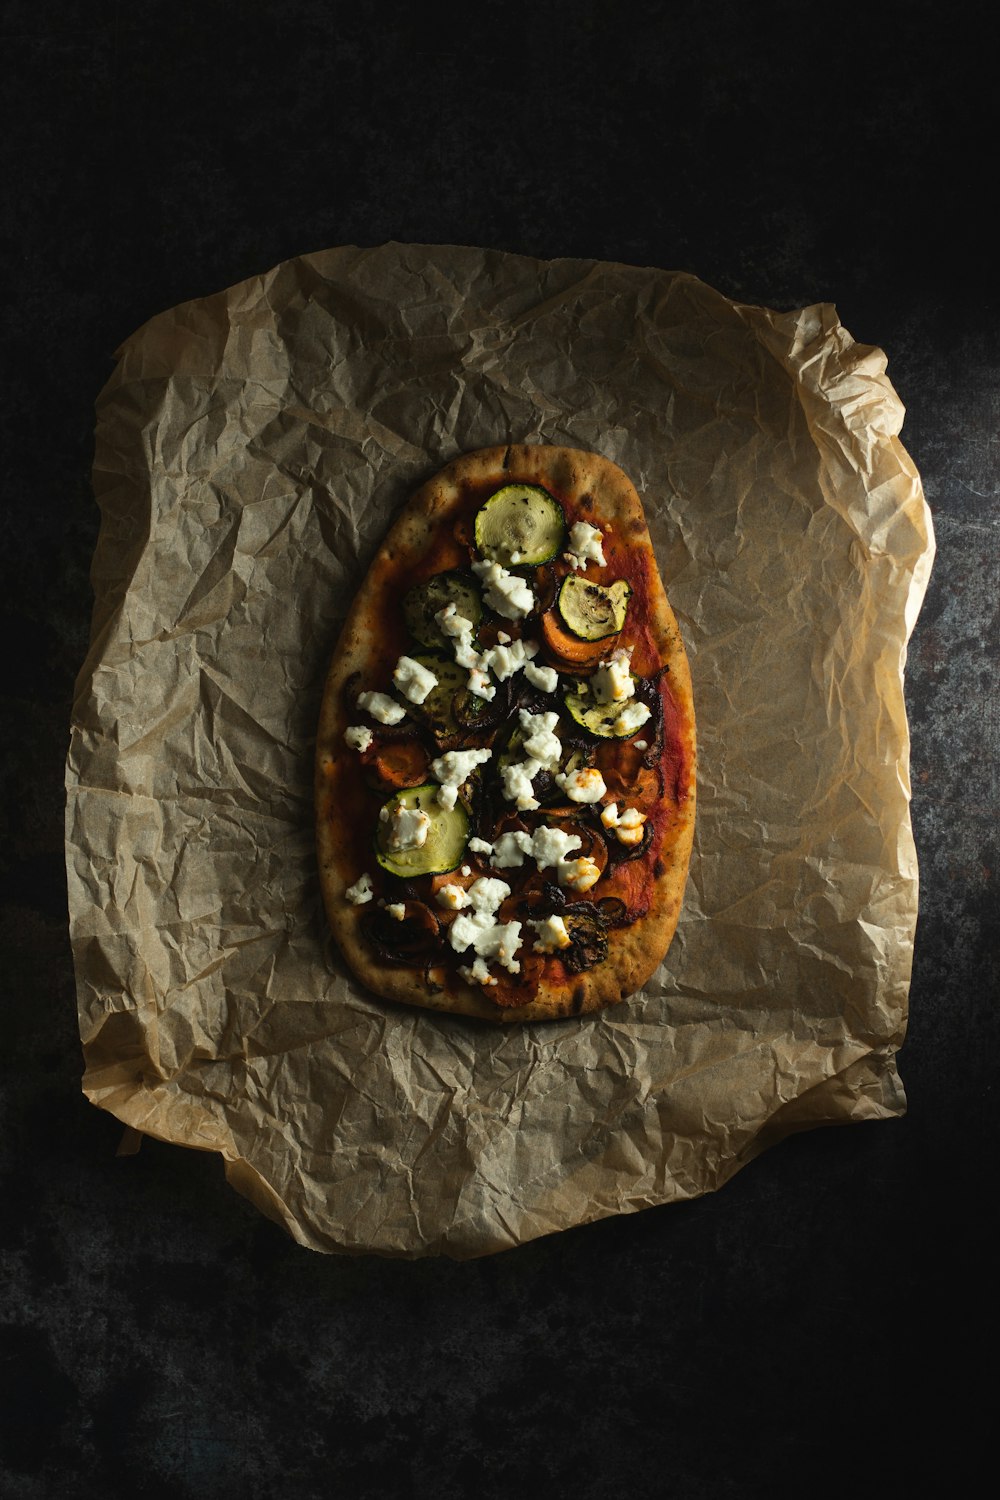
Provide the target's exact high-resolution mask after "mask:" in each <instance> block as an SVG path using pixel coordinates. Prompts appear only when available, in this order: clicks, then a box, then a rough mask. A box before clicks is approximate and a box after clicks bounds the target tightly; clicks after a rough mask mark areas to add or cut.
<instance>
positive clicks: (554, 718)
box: [518, 708, 562, 771]
mask: <svg viewBox="0 0 1000 1500" xmlns="http://www.w3.org/2000/svg"><path fill="white" fill-rule="evenodd" d="M518 718H519V719H520V721H521V730H522V732H523V735H524V753H525V755H526V756H527V757H528V759H529V760H533V761H537V762H538V765H539V766H543V767H544V768H545V770H546V771H554V770H555V768H556V766H557V765H558V764H559V757H560V755H562V745H561V744H560V742H559V736H558V735H557V734H555V733H553V731H554V730H555V727H556V725H557V724H558V723H559V715H558V714H553V713H547V714H533V713H529V711H528V710H527V709H526V708H522V709H521V711H520V713H519V714H518Z"/></svg>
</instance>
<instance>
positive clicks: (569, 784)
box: [556, 766, 607, 802]
mask: <svg viewBox="0 0 1000 1500" xmlns="http://www.w3.org/2000/svg"><path fill="white" fill-rule="evenodd" d="M556 784H557V785H558V786H561V787H562V789H563V791H564V792H565V793H566V795H567V797H568V798H569V800H570V801H571V802H600V800H601V798H602V797H603V796H604V793H605V792H606V791H607V787H606V786H605V784H604V777H603V776H602V775H601V773H600V771H598V770H597V768H596V767H594V766H583V767H582V768H581V769H580V770H579V771H567V772H566V773H565V775H562V776H557V777H556Z"/></svg>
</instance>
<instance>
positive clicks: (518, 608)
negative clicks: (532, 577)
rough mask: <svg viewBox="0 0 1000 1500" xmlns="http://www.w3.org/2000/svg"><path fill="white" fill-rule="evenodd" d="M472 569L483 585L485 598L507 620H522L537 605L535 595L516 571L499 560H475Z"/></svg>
mask: <svg viewBox="0 0 1000 1500" xmlns="http://www.w3.org/2000/svg"><path fill="white" fill-rule="evenodd" d="M472 571H473V573H475V575H476V577H477V578H478V579H479V580H480V582H481V583H482V585H483V598H484V599H485V601H486V603H487V604H488V605H489V607H490V609H495V610H496V612H497V614H498V615H503V617H504V619H505V620H522V619H523V618H524V616H525V615H530V614H531V611H532V610H533V609H534V607H535V596H534V594H533V593H532V592H531V589H530V588H529V587H528V585H527V584H526V583H525V581H524V579H523V578H519V577H518V576H517V574H516V573H508V572H507V569H506V568H502V567H501V566H500V564H499V563H498V562H474V563H473V564H472Z"/></svg>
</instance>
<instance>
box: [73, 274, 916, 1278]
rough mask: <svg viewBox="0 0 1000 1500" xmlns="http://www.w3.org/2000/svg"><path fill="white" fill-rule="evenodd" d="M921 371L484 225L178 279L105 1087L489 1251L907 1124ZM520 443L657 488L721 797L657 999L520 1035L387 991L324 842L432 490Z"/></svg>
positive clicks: (103, 555)
mask: <svg viewBox="0 0 1000 1500" xmlns="http://www.w3.org/2000/svg"><path fill="white" fill-rule="evenodd" d="M902 415H903V413H902V408H901V405H900V402H899V400H898V398H897V397H896V395H895V393H894V391H893V389H892V387H891V385H890V384H889V382H888V380H887V378H886V375H885V359H884V356H883V355H882V353H881V352H880V351H879V350H877V349H874V348H867V347H864V346H863V345H860V344H857V343H855V342H854V340H853V339H852V338H851V336H850V334H848V333H847V332H846V330H845V329H844V328H843V327H841V326H840V323H839V322H838V319H837V316H836V313H835V311H834V309H833V308H832V307H831V306H828V305H820V306H814V307H807V308H803V309H801V310H800V311H797V312H793V313H787V314H786V313H776V312H771V311H768V310H766V309H763V308H758V307H750V306H741V305H737V304H734V303H733V302H731V301H729V300H728V299H727V298H725V297H723V296H721V295H719V294H718V293H716V292H715V291H713V290H711V289H710V288H709V287H707V286H705V285H704V284H703V283H701V282H700V281H698V280H696V279H695V278H694V277H692V276H690V275H687V274H676V273H671V272H666V271H660V270H649V269H639V268H635V267H631V266H623V265H615V264H607V263H594V262H589V261H577V260H558V261H551V262H542V261H536V260H531V259H526V258H523V257H518V256H514V255H508V254H502V253H498V252H494V251H486V250H479V249H472V248H461V247H455V246H445V247H441V246H422V245H401V244H390V245H386V246H382V247H380V248H377V249H371V250H360V249H355V248H341V249H335V250H331V251H328V252H325V253H321V254H316V255H308V256H304V257H302V258H300V259H296V260H292V261H289V262H287V263H285V264H283V265H280V266H277V267H276V268H275V269H274V270H272V271H270V272H268V273H267V274H266V275H263V276H259V277H255V278H253V279H251V280H249V281H246V282H243V283H242V284H240V285H239V286H235V287H232V288H230V289H229V290H228V291H226V292H222V293H220V294H219V295H216V296H211V297H206V298H204V299H199V300H197V301H194V302H190V303H187V304H185V305H184V306H182V307H177V308H173V309H172V310H170V311H169V312H165V313H163V314H161V315H160V316H159V317H156V318H154V319H153V320H152V321H151V322H149V323H147V324H146V326H145V327H143V328H141V329H140V330H139V331H138V332H137V333H136V334H134V335H133V336H132V337H131V338H130V339H129V340H128V341H127V342H126V343H125V344H124V345H123V347H122V348H121V349H120V350H119V351H118V355H117V364H116V367H115V370H114V374H113V375H112V377H111V379H110V381H109V382H108V385H107V386H106V388H105V390H104V391H103V392H102V394H101V396H100V400H99V407H98V430H97V454H96V462H95V470H94V479H95V490H96V494H97V498H98V501H99V503H100V506H101V510H102V527H101V534H100V541H99V545H98V549H97V554H96V557H95V560H94V569H93V579H94V586H95V592H96V607H95V616H94V627H93V641H92V646H91V649H90V653H89V655H88V658H87V661H86V664H85V666H84V668H83V671H82V673H81V676H80V680H79V688H78V695H77V699H76V703H75V707H74V715H73V725H72V739H71V748H70V752H69V759H68V769H67V787H68V799H67V859H68V874H69V902H70V917H71V931H72V943H73V949H74V954H75V962H76V970H77V980H78V990H79V1011H80V1026H81V1034H82V1038H83V1046H84V1051H85V1057H86V1074H85V1078H84V1083H83V1087H84V1090H85V1092H86V1094H87V1095H88V1097H89V1098H90V1099H91V1100H93V1102H94V1103H95V1104H97V1105H99V1106H100V1107H101V1108H103V1109H107V1110H110V1111H111V1112H112V1113H113V1114H115V1115H116V1116H117V1117H118V1118H119V1119H120V1120H122V1121H124V1122H126V1123H127V1124H128V1125H130V1126H132V1127H134V1128H135V1129H136V1130H138V1131H141V1132H145V1133H147V1134H150V1135H153V1136H157V1137H159V1138H161V1139H163V1140H167V1141H175V1142H178V1143H180V1144H182V1145H186V1146H193V1147H198V1148H200V1149H204V1150H210V1151H217V1152H219V1153H220V1154H221V1156H222V1157H223V1159H224V1161H225V1168H226V1173H227V1175H228V1177H229V1179H230V1181H231V1182H232V1183H233V1185H234V1186H235V1187H236V1188H237V1189H238V1190H239V1191H240V1192H242V1193H245V1194H246V1195H247V1196H248V1197H250V1198H251V1199H252V1200H253V1202H254V1203H256V1204H257V1205H258V1207H259V1208H260V1209H261V1210H263V1212H264V1213H266V1214H269V1215H271V1216H272V1217H273V1218H275V1219H277V1220H278V1221H279V1222H281V1223H283V1224H284V1225H285V1226H286V1228H287V1229H288V1230H289V1232H290V1233H291V1234H292V1235H294V1236H295V1238H296V1239H297V1240H299V1241H300V1242H301V1243H302V1244H304V1245H308V1246H311V1247H312V1248H313V1249H316V1250H322V1251H335V1250H349V1251H377V1252H380V1253H383V1254H389V1255H400V1256H420V1255H427V1254H434V1253H446V1254H449V1255H454V1256H460V1257H461V1256H475V1255H482V1254H486V1253H489V1252H492V1251H498V1250H502V1249H504V1248H506V1247H509V1246H511V1245H515V1244H517V1243H518V1242H523V1241H526V1240H530V1239H532V1238H533V1237H535V1236H537V1235H542V1234H547V1233H550V1232H552V1231H555V1230H560V1229H564V1228H566V1227H568V1226H571V1225H576V1224H581V1223H584V1222H587V1221H589V1220H593V1219H597V1218H601V1217H603V1216H605V1215H609V1214H617V1213H626V1212H630V1211H633V1210H636V1209H640V1208H644V1207H646V1206H648V1205H651V1204H658V1203H664V1202H668V1201H670V1200H675V1199H681V1198H689V1197H692V1196H695V1195H697V1194H701V1193H705V1192H708V1191H711V1190H712V1189H714V1188H717V1187H718V1186H719V1185H720V1184H722V1183H723V1182H725V1181H726V1179H727V1178H729V1177H730V1176H731V1175H732V1174H733V1173H734V1172H735V1171H736V1170H737V1169H738V1168H739V1167H740V1166H742V1165H743V1164H744V1163H745V1162H747V1161H748V1160H750V1159H751V1158H752V1157H753V1156H755V1155H756V1154H757V1153H758V1152H759V1151H761V1150H762V1149H763V1148H764V1147H765V1146H766V1145H768V1144H770V1143H772V1142H774V1141H776V1140H778V1139H780V1138H781V1137H782V1136H784V1135H786V1134H788V1133H789V1132H790V1131H793V1130H799V1129H803V1128H806V1127H809V1126H815V1125H820V1124H825V1123H833V1122H845V1121H851V1120H866V1119H874V1118H878V1117H884V1116H892V1115H898V1114H900V1113H901V1112H902V1110H903V1109H904V1098H903V1092H902V1088H901V1086H900V1082H899V1078H898V1075H897V1070H896V1064H895V1054H896V1051H897V1048H898V1047H899V1044H900V1042H901V1040H902V1037H903V1033H904V1028H905V1020H906V998H907V986H908V980H909V974H910V963H911V954H912V939H913V931H914V925H915V919H916V908H917V868H916V860H915V854H914V846H913V840H912V836H911V831H910V823H909V814H908V796H909V783H908V742H907V727H906V719H905V713H904V706H903V696H902V671H903V665H904V660H905V650H906V641H907V638H908V636H909V633H910V631H911V629H912V627H913V624H914V620H915V618H916V614H917V611H918V609H919V606H920V601H921V598H922V596H923V592H924V589H925V586H926V583H927V578H928V574H929V571H930V566H931V559H932V555H933V540H932V532H931V524H930V518H929V515H928V511H927V507H926V505H925V502H924V498H923V495H922V490H921V485H920V481H919V478H918V475H917V473H916V470H915V468H914V466H913V464H912V462H911V461H910V459H909V457H908V456H907V454H906V452H905V451H904V449H903V448H902V447H901V445H900V443H899V441H898V437H897V434H898V432H899V429H900V425H901V421H902ZM505 441H511V442H524V441H529V442H530V441H539V442H551V443H559V444H567V445H570V446H575V447H580V448H588V449H593V450H594V451H596V452H598V453H602V454H604V455H605V456H606V457H608V458H610V459H612V460H614V462H616V463H618V464H619V465H620V466H621V467H622V468H623V469H624V470H625V471H626V473H627V474H628V475H629V476H630V477H631V478H632V480H633V481H634V482H635V484H636V486H637V488H638V490H639V492H640V494H641V495H642V497H643V500H644V504H645V507H646V512H647V516H648V519H649V523H650V530H651V533H652V537H653V541H654V545H655V547H656V552H657V557H658V561H659V565H660V570H661V573H662V575H663V577H664V580H665V583H666V585H667V589H668V593H669V597H670V600H671V603H672V605H673V607H674V610H675V611H676V613H677V615H678V618H679V621H680V624H681V629H682V632H683V635H684V639H685V642H686V645H687V649H688V652H689V654H690V659H691V666H692V671H693V676H694V688H695V702H696V708H697V715H698V731H699V790H698V821H697V832H696V839H695V849H694V856H693V860H692V865H691V873H690V878H689V882H688V888H687V894H686V899H685V903H684V910H683V913H682V916H681V920H680V925H679V928H678V932H677V936H676V938H675V941H674V944H673V946H672V948H671V950H670V953H669V955H668V958H667V961H666V963H665V964H664V965H663V966H661V969H660V970H659V971H658V973H657V975H656V976H655V978H654V980H653V981H652V982H651V983H650V984H649V985H648V986H647V988H646V990H645V991H644V992H643V993H641V994H640V995H637V996H635V997H634V998H633V999H632V1000H631V1001H629V1002H626V1003H625V1004H624V1005H622V1006H619V1007H616V1008H614V1009H613V1010H610V1011H607V1012H605V1013H603V1014H600V1015H598V1016H597V1017H590V1018H585V1019H581V1020H571V1021H563V1022H557V1023H549V1024H545V1025H534V1026H527V1027H520V1028H507V1027H500V1026H496V1027H493V1026H491V1025H490V1024H485V1023H478V1022H473V1021H469V1020H463V1019H461V1018H457V1017H441V1016H437V1015H434V1014H432V1013H430V1012H422V1011H416V1010H408V1009H405V1008H403V1007H399V1006H394V1005H391V1004H388V1003H386V1002H383V1001H380V1000H378V999H377V998H374V997H372V996H370V995H368V994H367V993H366V992H364V991H363V990H361V989H360V988H359V987H358V985H357V984H356V983H355V981H354V980H353V979H352V978H349V977H348V975H347V972H346V971H345V968H344V966H343V964H342V963H341V961H340V959H339V955H338V954H337V952H336V951H335V949H334V948H333V945H332V944H331V942H330V939H329V937H328V934H327V931H326V926H325V922H324V920H323V916H322V912H321V907H320V901H319V893H318V887H317V879H316V868H315V855H314V846H313V810H312V759H313V741H314V736H315V730H316V719H317V713H318V707H319V697H320V689H321V685H322V681H323V677H324V674H325V671H326V668H327V665H328V662H329V659H330V655H331V652H332V650H333V647H334V644H335V641H336V636H337V630H338V625H339V622H340V621H341V620H342V619H343V617H344V615H345V613H346V610H347V607H348V604H349V602H350V600H351V597H352V595H353V592H354V590H355V588H356V586H357V585H358V583H359V581H360V579H361V578H362V576H363V574H364V570H365V567H366V565H367V562H368V560H369V558H370V557H371V555H372V553H373V551H374V549H375V546H376V544H377V543H378V541H379V539H380V538H381V536H382V535H383V533H384V531H385V529H386V527H387V525H388V523H389V521H390V519H391V518H392V516H393V514H394V513H395V511H396V509H397V508H398V507H399V506H400V505H401V504H402V503H403V502H404V501H405V500H406V499H407V497H408V496H409V494H410V493H411V492H412V490H413V489H414V488H415V487H416V486H417V485H418V484H419V483H420V482H421V481H423V480H424V479H425V478H427V477H428V476H429V475H430V474H431V473H433V472H434V471H435V470H436V469H437V468H439V467H440V466H442V465H443V464H444V463H446V462H447V461H448V460H450V459H451V458H453V457H454V456H455V455H456V454H458V453H460V452H463V451H466V450H469V449H473V448H479V447H487V446H490V445H493V444H496V443H502V442H505Z"/></svg>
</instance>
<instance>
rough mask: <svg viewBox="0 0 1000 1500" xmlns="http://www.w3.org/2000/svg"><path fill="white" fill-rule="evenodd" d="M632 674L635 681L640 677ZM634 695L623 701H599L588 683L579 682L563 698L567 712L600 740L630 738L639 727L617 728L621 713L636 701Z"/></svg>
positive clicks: (582, 727) (581, 726)
mask: <svg viewBox="0 0 1000 1500" xmlns="http://www.w3.org/2000/svg"><path fill="white" fill-rule="evenodd" d="M629 675H630V676H632V681H633V683H635V682H638V681H639V678H637V677H635V676H634V675H633V674H631V673H630V674H629ZM635 701H636V700H635V698H634V697H631V698H627V699H624V700H623V701H622V702H621V703H598V702H597V700H596V698H595V697H594V695H593V693H591V692H590V691H589V689H588V688H587V685H586V683H582V684H581V683H577V684H575V685H574V686H572V687H570V688H569V689H568V690H567V692H566V695H565V698H564V699H563V702H564V704H565V707H566V712H567V713H568V714H569V715H570V717H571V718H573V719H575V720H576V722H577V723H578V724H579V725H580V728H581V729H586V731H587V733H588V734H593V735H596V737H597V738H598V739H599V740H628V739H631V738H632V736H633V735H634V734H638V733H639V730H638V729H626V730H624V731H622V730H618V729H616V728H615V725H616V723H617V721H618V719H619V718H620V717H621V715H622V714H623V713H624V712H625V710H626V709H627V708H628V706H629V704H630V703H634V702H635Z"/></svg>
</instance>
